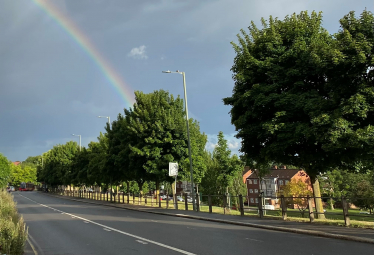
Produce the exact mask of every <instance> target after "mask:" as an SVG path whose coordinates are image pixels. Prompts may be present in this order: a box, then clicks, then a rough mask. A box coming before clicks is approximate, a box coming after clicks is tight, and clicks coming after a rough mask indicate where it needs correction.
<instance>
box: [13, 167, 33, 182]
mask: <svg viewBox="0 0 374 255" xmlns="http://www.w3.org/2000/svg"><path fill="white" fill-rule="evenodd" d="M10 182H11V183H12V185H14V186H20V184H21V183H22V182H26V183H27V182H30V183H35V182H36V167H32V166H30V165H26V166H23V167H22V166H21V165H14V164H11V165H10Z"/></svg>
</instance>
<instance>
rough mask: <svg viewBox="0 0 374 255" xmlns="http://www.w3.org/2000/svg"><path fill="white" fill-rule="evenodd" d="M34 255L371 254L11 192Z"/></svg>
mask: <svg viewBox="0 0 374 255" xmlns="http://www.w3.org/2000/svg"><path fill="white" fill-rule="evenodd" d="M13 194H14V199H15V201H16V202H17V207H18V210H19V212H20V213H21V214H22V215H23V217H24V219H25V221H26V224H27V226H28V228H29V235H30V238H29V239H30V241H31V243H32V246H33V247H34V249H35V251H36V252H37V254H41V255H43V254H45V255H47V254H82V255H83V254H90V255H95V254H100V255H103V254H105V255H106V254H116V255H118V254H147V255H148V254H190V255H192V254H204V255H209V254H215V255H216V254H235V255H239V254H246V255H249V254H255V255H262V254H287V255H293V254H303V255H307V254H313V255H316V254H321V255H322V254H329V255H331V254H339V255H344V254H347V255H348V254H360V255H362V254H373V251H374V246H373V245H372V244H365V243H358V242H351V241H344V240H337V239H328V238H320V237H313V236H308V235H300V234H293V233H286V232H278V231H270V230H264V229H256V228H249V227H242V226H235V225H229V224H221V223H214V222H204V221H197V220H191V219H184V218H178V217H171V216H164V215H155V214H150V213H142V212H136V211H130V210H123V209H118V208H112V207H106V206H99V205H92V204H86V203H80V202H77V201H71V200H67V199H62V198H58V197H52V196H48V195H46V194H44V193H39V192H22V193H21V192H15V193H13Z"/></svg>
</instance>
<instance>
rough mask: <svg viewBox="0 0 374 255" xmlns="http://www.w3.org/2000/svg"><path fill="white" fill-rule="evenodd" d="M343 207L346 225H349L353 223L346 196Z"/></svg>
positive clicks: (343, 198)
mask: <svg viewBox="0 0 374 255" xmlns="http://www.w3.org/2000/svg"><path fill="white" fill-rule="evenodd" d="M342 207H343V215H344V222H345V225H346V226H347V227H348V226H349V225H351V222H350V219H349V214H348V203H347V200H346V199H345V197H344V196H342Z"/></svg>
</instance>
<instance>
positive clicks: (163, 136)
mask: <svg viewBox="0 0 374 255" xmlns="http://www.w3.org/2000/svg"><path fill="white" fill-rule="evenodd" d="M135 100H136V103H135V104H134V108H133V109H132V108H130V109H129V110H127V109H125V114H124V116H122V115H121V114H120V115H118V118H117V120H116V121H114V122H113V124H112V129H111V130H107V131H108V139H109V154H110V157H109V158H110V159H109V160H110V161H111V163H112V164H113V165H114V166H115V167H116V168H117V169H118V170H119V173H120V176H121V177H119V178H117V179H120V180H127V181H136V182H137V184H138V186H139V189H140V190H142V186H143V184H144V183H145V182H146V181H156V182H159V183H161V182H164V181H166V182H172V181H173V178H171V177H169V176H168V172H169V170H168V169H169V162H178V163H179V168H180V174H179V177H180V178H182V179H187V178H188V177H189V161H188V149H187V132H186V123H185V119H184V117H185V113H184V110H183V101H182V100H181V99H180V98H179V97H178V98H176V99H174V97H173V95H169V93H168V92H166V91H163V90H160V91H154V92H153V93H149V94H144V93H142V92H135ZM190 126H191V129H190V131H191V145H192V157H193V160H195V162H194V161H193V164H194V165H193V166H194V173H195V174H196V177H197V181H199V180H201V177H202V176H203V173H204V172H205V166H204V162H203V160H202V156H201V155H202V153H203V149H204V147H205V143H206V136H205V134H201V133H200V130H199V129H200V128H199V124H198V123H197V122H196V121H193V120H192V119H190Z"/></svg>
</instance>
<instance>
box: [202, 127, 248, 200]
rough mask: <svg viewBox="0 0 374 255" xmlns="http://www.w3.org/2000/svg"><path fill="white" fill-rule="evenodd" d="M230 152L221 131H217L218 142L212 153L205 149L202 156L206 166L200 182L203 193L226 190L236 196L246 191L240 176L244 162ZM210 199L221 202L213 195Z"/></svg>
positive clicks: (214, 193) (217, 193) (219, 192)
mask: <svg viewBox="0 0 374 255" xmlns="http://www.w3.org/2000/svg"><path fill="white" fill-rule="evenodd" d="M230 154H231V151H230V150H229V149H228V146H227V140H225V138H224V135H223V133H222V132H219V134H218V143H217V146H216V148H215V149H214V151H213V153H212V154H211V153H210V152H207V151H205V153H204V157H203V158H204V161H205V162H206V163H205V164H206V167H207V171H206V173H205V175H204V177H203V178H202V182H201V191H202V192H203V193H204V194H211V195H224V194H226V191H228V192H229V193H230V194H231V195H233V196H238V195H239V194H241V195H245V194H246V193H247V192H246V187H245V184H244V183H243V177H242V172H243V169H244V164H243V162H242V161H241V160H240V159H239V157H238V156H237V155H233V156H231V155H230ZM212 201H213V203H221V202H222V199H221V198H217V197H213V200H212ZM234 203H238V201H234Z"/></svg>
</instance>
